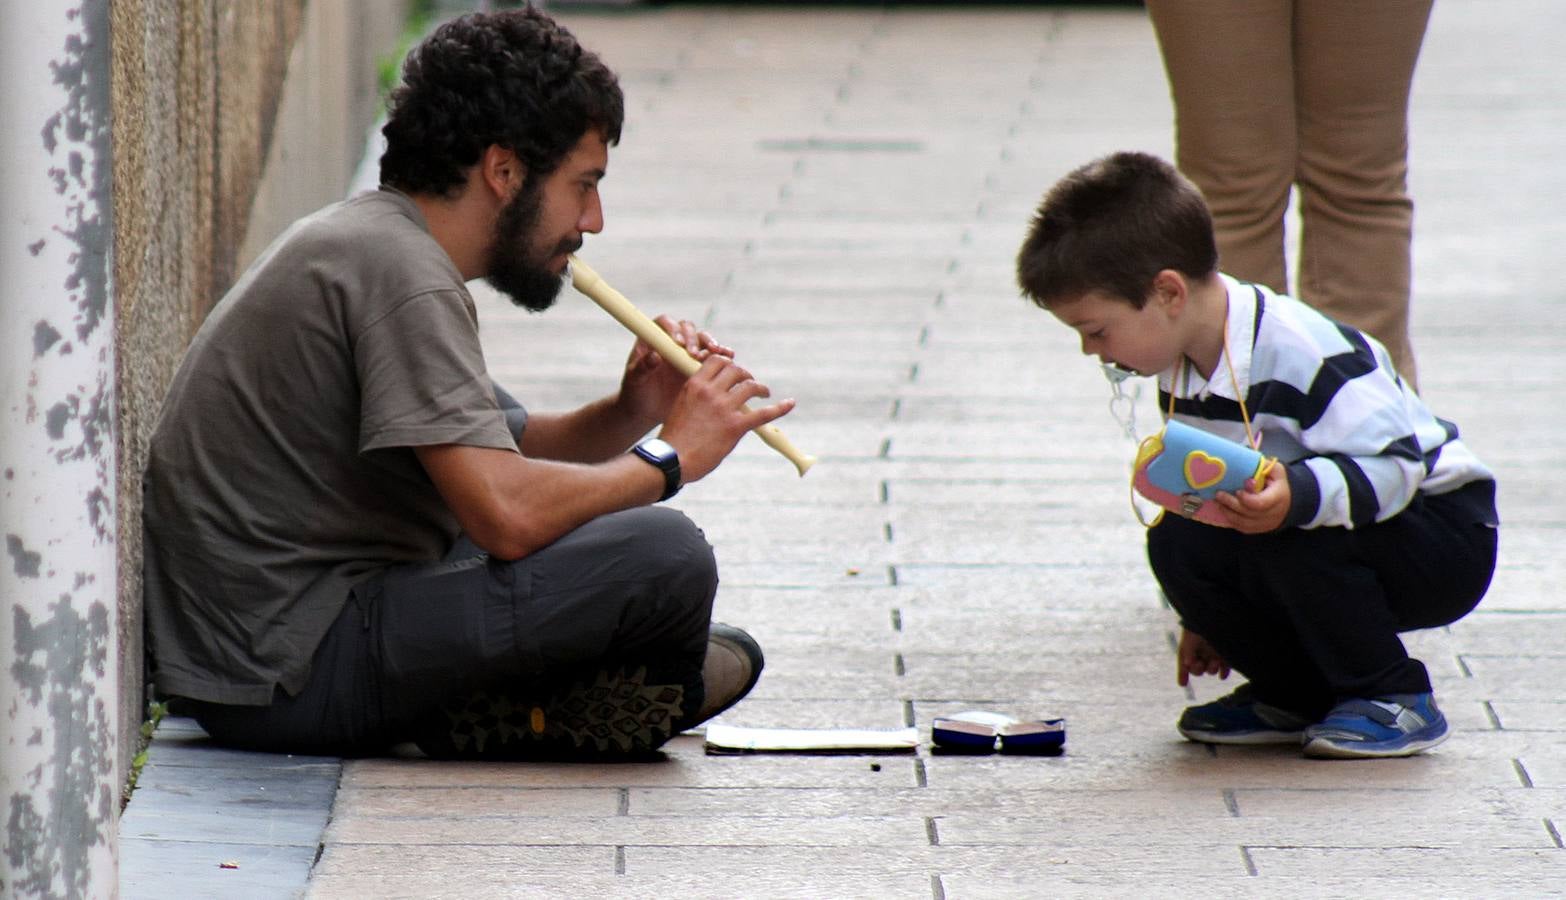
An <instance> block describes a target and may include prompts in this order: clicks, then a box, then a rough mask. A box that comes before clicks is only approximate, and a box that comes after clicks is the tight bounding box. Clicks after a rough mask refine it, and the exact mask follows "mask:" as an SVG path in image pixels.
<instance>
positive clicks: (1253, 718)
mask: <svg viewBox="0 0 1566 900" xmlns="http://www.w3.org/2000/svg"><path fill="white" fill-rule="evenodd" d="M1309 724H1310V722H1309V721H1308V720H1306V719H1305V718H1304V717H1302V716H1298V715H1295V714H1294V713H1291V712H1289V711H1288V710H1286V709H1279V708H1278V707H1276V706H1270V705H1268V704H1266V703H1263V702H1261V701H1260V700H1256V699H1255V698H1253V697H1252V696H1251V686H1250V685H1249V684H1242V685H1240V686H1239V687H1238V688H1236V689H1235V690H1234V691H1233V692H1232V693H1229V694H1226V695H1224V696H1222V697H1219V698H1218V699H1217V700H1214V701H1212V702H1211V703H1203V704H1200V705H1198V706H1188V707H1186V708H1185V712H1183V713H1181V714H1180V723H1179V725H1177V726H1176V727H1177V728H1178V729H1179V731H1180V734H1181V735H1182V736H1184V737H1185V739H1186V740H1188V741H1196V742H1197V743H1201V744H1298V743H1299V742H1300V741H1301V740H1302V739H1303V738H1304V736H1305V726H1307V725H1309Z"/></svg>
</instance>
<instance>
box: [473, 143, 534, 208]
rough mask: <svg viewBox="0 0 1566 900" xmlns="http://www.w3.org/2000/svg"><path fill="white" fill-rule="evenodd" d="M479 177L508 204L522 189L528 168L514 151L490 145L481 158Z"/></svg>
mask: <svg viewBox="0 0 1566 900" xmlns="http://www.w3.org/2000/svg"><path fill="white" fill-rule="evenodd" d="M478 165H479V177H480V179H481V180H482V181H483V183H484V186H485V187H487V188H488V189H489V190H490V192H491V193H492V194H494V195H495V197H496V198H498V199H499V200H500V201H501V202H506V201H508V200H510V199H511V197H512V196H513V195H514V194H516V192H517V190H518V189H519V188H521V187H522V181H523V179H524V178H526V176H527V168H526V167H525V166H523V165H522V160H521V159H519V158H518V157H517V155H516V153H515V152H514V151H511V150H507V149H506V148H504V147H502V146H500V145H499V144H490V145H489V146H488V147H486V148H484V155H483V156H480V157H479V162H478Z"/></svg>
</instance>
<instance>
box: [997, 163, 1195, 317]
mask: <svg viewBox="0 0 1566 900" xmlns="http://www.w3.org/2000/svg"><path fill="white" fill-rule="evenodd" d="M1164 269H1174V270H1175V271H1177V272H1179V273H1181V274H1182V275H1185V276H1186V277H1188V278H1204V277H1206V276H1208V275H1211V274H1212V273H1214V272H1216V271H1217V270H1218V246H1217V241H1216V239H1215V238H1214V237H1213V220H1212V214H1211V213H1210V212H1209V211H1208V209H1207V203H1206V201H1205V200H1203V199H1202V194H1201V191H1199V190H1197V188H1196V186H1195V185H1194V184H1192V183H1191V182H1190V181H1189V180H1188V179H1186V177H1185V176H1183V175H1181V174H1180V173H1179V172H1178V171H1176V170H1175V167H1174V166H1171V165H1170V164H1169V163H1167V162H1165V161H1164V160H1162V159H1159V158H1158V157H1156V156H1153V155H1151V154H1147V153H1130V152H1127V153H1115V154H1111V155H1109V156H1105V157H1102V158H1100V159H1096V160H1094V161H1093V162H1090V163H1088V164H1087V165H1085V166H1082V167H1080V168H1078V169H1076V170H1074V171H1072V172H1071V173H1070V174H1068V175H1066V177H1064V178H1062V179H1061V180H1060V181H1058V182H1056V183H1055V186H1054V187H1052V188H1050V190H1049V192H1048V193H1047V194H1045V195H1044V201H1043V202H1042V203H1040V204H1039V209H1038V212H1037V213H1036V214H1035V215H1034V217H1033V223H1032V226H1031V227H1030V228H1029V229H1028V235H1027V238H1026V239H1025V240H1024V241H1023V242H1022V249H1021V250H1020V251H1019V252H1018V253H1017V283H1018V285H1020V286H1021V288H1022V293H1023V295H1024V296H1025V297H1027V298H1028V299H1030V300H1032V301H1033V302H1034V303H1035V304H1037V305H1038V306H1041V307H1043V308H1045V309H1048V308H1049V306H1050V304H1052V303H1056V302H1059V301H1069V300H1074V299H1077V298H1080V297H1082V296H1085V295H1086V294H1089V293H1092V292H1094V291H1103V292H1105V293H1108V294H1110V295H1112V296H1114V297H1118V298H1120V299H1122V300H1125V301H1127V302H1129V303H1130V304H1131V305H1132V306H1134V307H1136V308H1137V309H1141V308H1142V306H1143V305H1144V304H1145V303H1146V302H1147V298H1148V295H1149V294H1150V293H1151V291H1152V289H1153V279H1154V278H1155V277H1156V276H1157V275H1158V273H1159V272H1161V271H1163V270H1164Z"/></svg>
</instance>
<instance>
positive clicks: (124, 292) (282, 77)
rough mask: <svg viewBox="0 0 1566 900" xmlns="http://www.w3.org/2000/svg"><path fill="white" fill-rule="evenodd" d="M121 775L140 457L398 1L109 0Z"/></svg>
mask: <svg viewBox="0 0 1566 900" xmlns="http://www.w3.org/2000/svg"><path fill="white" fill-rule="evenodd" d="M111 6H112V9H111V17H112V21H111V28H112V45H113V49H112V52H113V69H114V74H113V97H114V113H113V119H114V122H113V141H114V219H115V235H114V271H113V283H114V295H115V300H114V302H115V306H116V308H117V315H118V321H117V323H116V328H117V339H116V346H117V350H118V354H119V363H118V366H119V373H118V375H119V384H118V398H117V400H118V414H119V423H120V428H119V437H120V447H119V460H118V470H119V496H118V505H117V510H118V518H119V540H120V544H119V558H120V567H119V571H120V574H119V578H120V615H119V623H118V627H119V639H120V648H121V660H120V680H121V695H122V700H121V709H120V721H121V722H122V723H123V733H122V736H121V746H122V748H123V752H122V754H121V755H122V759H121V761H120V765H121V776H122V778H121V781H122V783H123V776H124V775H125V773H126V771H127V767H128V763H129V759H130V755H131V754H133V753H134V752H135V749H136V743H137V741H136V729H137V727H138V726H139V723H140V722H141V721H142V719H143V718H144V714H145V711H146V695H145V686H144V685H145V680H144V677H143V646H144V645H143V641H142V616H141V551H142V543H141V529H140V519H141V470H142V468H143V465H144V462H145V458H146V446H147V439H148V436H149V435H150V433H151V430H152V426H153V424H154V422H155V420H156V417H157V412H158V408H159V404H160V403H161V401H162V399H163V394H164V391H165V389H166V387H167V385H168V382H169V379H170V378H171V377H172V375H173V372H174V368H175V366H176V364H177V363H178V361H179V357H180V354H181V353H182V352H183V350H184V348H185V346H186V344H187V342H188V341H189V339H190V336H191V335H192V334H193V333H194V331H195V328H196V326H197V325H198V324H199V323H200V321H201V318H202V316H203V315H205V313H206V311H207V310H208V309H210V308H211V306H212V304H213V303H215V302H216V301H217V299H218V298H219V297H221V296H222V294H223V292H224V291H225V290H226V289H227V288H228V286H229V285H230V284H231V283H232V281H233V279H234V277H235V275H236V274H237V273H238V272H239V271H241V269H242V267H243V265H244V263H245V262H247V261H248V260H249V259H250V258H251V257H253V255H254V253H255V252H256V250H257V248H258V246H264V245H265V243H266V242H267V241H269V240H270V239H271V238H272V237H273V236H275V235H276V234H277V233H278V231H280V230H281V229H282V227H284V226H285V225H286V224H287V222H288V221H290V220H291V219H292V218H294V217H295V216H296V215H298V214H301V213H303V212H307V211H309V210H311V209H314V208H316V207H318V206H320V205H323V204H325V203H327V202H330V201H332V200H335V199H338V198H339V197H341V196H342V193H343V191H344V189H345V188H346V186H347V184H348V180H349V177H350V176H351V174H352V172H353V169H354V167H355V165H356V164H357V162H358V157H359V154H360V151H361V150H362V148H363V146H364V138H365V133H366V130H367V129H368V127H369V126H370V124H371V123H372V122H373V120H374V118H375V116H376V115H377V113H378V108H379V98H378V96H377V90H376V65H375V62H376V60H377V58H379V57H380V56H381V55H383V54H386V53H389V52H392V51H393V49H394V48H395V45H396V40H397V36H398V35H399V34H400V32H401V29H402V25H403V21H404V19H405V17H406V11H407V7H408V3H407V2H406V0H316V2H313V3H311V2H307V0H266V2H259V3H258V2H254V0H116V2H114V3H113V4H112V5H111Z"/></svg>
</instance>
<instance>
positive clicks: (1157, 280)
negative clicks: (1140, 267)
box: [1153, 269, 1191, 315]
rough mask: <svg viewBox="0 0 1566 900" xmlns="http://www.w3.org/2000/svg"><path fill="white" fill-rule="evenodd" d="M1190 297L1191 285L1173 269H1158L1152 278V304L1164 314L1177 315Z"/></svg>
mask: <svg viewBox="0 0 1566 900" xmlns="http://www.w3.org/2000/svg"><path fill="white" fill-rule="evenodd" d="M1190 297H1191V284H1190V282H1188V281H1186V279H1185V276H1184V275H1181V274H1180V273H1179V272H1177V271H1175V270H1174V269H1160V270H1159V272H1158V274H1157V275H1154V276H1153V302H1154V303H1157V304H1158V305H1159V307H1160V308H1162V309H1163V310H1164V311H1165V312H1168V313H1170V314H1172V315H1179V314H1180V313H1181V312H1182V311H1183V310H1184V309H1185V304H1186V301H1187V300H1189V299H1190Z"/></svg>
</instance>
